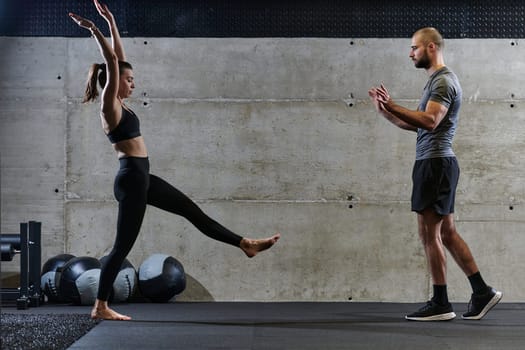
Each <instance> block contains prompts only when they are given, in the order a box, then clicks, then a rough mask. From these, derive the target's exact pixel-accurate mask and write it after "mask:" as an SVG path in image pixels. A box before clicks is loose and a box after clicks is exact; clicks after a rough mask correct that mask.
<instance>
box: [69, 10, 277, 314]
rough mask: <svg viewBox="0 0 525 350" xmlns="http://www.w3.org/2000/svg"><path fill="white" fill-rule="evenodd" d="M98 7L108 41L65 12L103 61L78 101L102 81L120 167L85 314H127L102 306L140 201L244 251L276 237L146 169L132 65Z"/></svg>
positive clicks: (109, 18) (104, 113)
mask: <svg viewBox="0 0 525 350" xmlns="http://www.w3.org/2000/svg"><path fill="white" fill-rule="evenodd" d="M93 2H94V4H95V7H96V9H97V11H98V13H99V14H100V15H101V16H102V17H103V18H104V19H105V20H106V22H107V24H108V26H109V30H110V33H111V44H112V45H111V46H110V45H109V43H108V42H107V41H106V39H105V38H104V36H103V35H102V33H101V32H100V31H99V29H98V28H97V27H96V26H95V25H94V23H93V22H92V21H90V20H87V19H85V18H82V17H80V16H78V15H76V14H73V13H70V14H69V16H70V17H71V18H72V19H73V21H75V22H76V23H77V24H78V25H79V26H80V27H82V28H85V29H87V30H89V31H90V32H91V34H92V35H93V37H94V38H95V40H96V41H97V44H98V47H99V49H100V53H101V54H102V57H103V58H104V61H105V63H103V64H94V65H93V66H92V67H91V70H90V73H89V74H90V75H89V80H88V83H87V87H86V94H85V96H84V101H83V102H89V101H93V100H95V99H96V98H97V96H98V91H97V80H98V83H99V84H100V86H101V87H103V90H102V94H101V112H100V117H101V121H102V128H103V129H104V132H105V133H106V134H107V136H108V138H109V140H110V142H111V143H112V144H113V148H114V149H115V151H116V152H117V156H118V159H119V162H120V169H119V171H118V173H117V176H116V178H115V184H114V192H115V197H116V199H117V200H118V202H119V210H118V220H117V234H116V238H115V243H114V246H113V249H112V250H111V252H110V254H109V256H108V259H107V260H106V263H105V264H104V265H103V266H102V270H101V274H100V284H99V290H98V295H97V299H96V301H95V305H94V306H93V310H92V311H91V317H92V318H95V319H107V320H129V319H131V318H130V317H129V316H126V315H122V314H119V313H117V312H116V311H114V310H112V309H111V308H109V306H108V298H109V296H110V292H111V288H112V285H113V282H114V280H115V278H116V276H117V274H118V271H119V268H120V266H121V264H122V262H123V261H124V259H125V258H126V256H127V255H128V253H129V252H130V250H131V248H132V247H133V244H134V242H135V240H136V238H137V236H138V233H139V230H140V226H141V224H142V219H143V217H144V212H145V210H146V204H150V205H153V206H155V207H158V208H160V209H164V210H166V211H169V212H171V213H174V214H177V215H181V216H183V217H185V218H186V219H188V220H189V221H190V222H191V223H192V224H194V225H195V227H197V228H198V229H199V230H200V231H202V232H203V233H204V234H206V235H207V236H209V237H211V238H213V239H216V240H218V241H221V242H224V243H228V244H231V245H234V246H236V247H239V248H240V249H241V250H242V251H243V252H244V253H245V254H246V255H247V256H248V257H253V256H255V255H256V254H257V253H258V252H260V251H263V250H266V249H268V248H270V247H271V246H272V245H273V244H275V242H277V240H278V239H279V237H280V234H278V233H277V234H275V235H273V236H271V237H268V238H264V239H247V238H243V237H240V236H238V235H236V234H235V233H233V232H231V231H229V230H228V229H226V228H225V227H223V226H221V225H220V224H219V223H217V222H215V221H214V220H212V219H211V218H209V217H208V216H206V214H204V213H203V212H202V210H201V209H200V208H199V207H198V206H197V205H196V204H195V203H194V202H192V201H191V200H190V199H189V198H188V197H187V196H186V195H184V194H183V193H182V192H180V191H178V190H177V189H176V188H174V187H173V186H171V185H170V184H168V183H167V182H165V181H164V180H162V179H160V178H159V177H157V176H155V175H151V174H150V173H149V161H148V152H147V150H146V144H145V143H144V138H143V137H142V136H141V133H140V129H139V120H138V118H137V116H136V115H135V113H133V112H132V111H131V109H129V107H128V106H126V104H125V103H124V100H125V99H126V98H128V97H129V96H131V93H132V91H133V89H134V88H135V82H134V80H133V70H132V67H131V65H130V64H129V63H127V62H126V56H125V53H124V48H123V46H122V42H121V38H120V35H119V32H118V29H117V25H116V23H115V19H114V17H113V14H112V13H111V12H110V11H109V9H108V7H107V6H106V5H104V4H100V3H99V2H98V1H97V0H93Z"/></svg>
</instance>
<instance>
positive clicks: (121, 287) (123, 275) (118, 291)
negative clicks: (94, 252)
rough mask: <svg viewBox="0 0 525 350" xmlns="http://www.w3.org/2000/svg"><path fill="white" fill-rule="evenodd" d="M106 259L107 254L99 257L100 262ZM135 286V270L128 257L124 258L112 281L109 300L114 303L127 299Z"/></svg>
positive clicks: (102, 262) (102, 263)
mask: <svg viewBox="0 0 525 350" xmlns="http://www.w3.org/2000/svg"><path fill="white" fill-rule="evenodd" d="M106 260H108V256H104V257H102V258H100V264H101V265H104V263H105V262H106ZM136 286H137V271H136V270H135V268H134V267H133V265H132V264H131V263H130V262H129V260H128V259H124V262H123V263H122V265H120V270H119V273H118V275H117V278H115V282H113V288H112V290H111V295H110V297H109V301H110V302H114V303H123V302H126V301H129V299H130V298H131V297H132V295H133V292H134V291H135V288H136Z"/></svg>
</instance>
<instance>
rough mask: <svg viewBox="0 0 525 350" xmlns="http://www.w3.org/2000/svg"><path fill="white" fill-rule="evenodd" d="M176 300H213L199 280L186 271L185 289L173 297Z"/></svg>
mask: <svg viewBox="0 0 525 350" xmlns="http://www.w3.org/2000/svg"><path fill="white" fill-rule="evenodd" d="M175 300H177V301H215V300H214V299H213V296H212V295H211V294H210V292H208V290H207V289H206V287H204V286H203V285H202V284H201V283H200V282H199V281H197V280H196V279H195V278H193V277H192V276H190V275H188V274H187V273H186V289H184V291H183V292H182V293H181V294H179V295H177V296H176V297H175Z"/></svg>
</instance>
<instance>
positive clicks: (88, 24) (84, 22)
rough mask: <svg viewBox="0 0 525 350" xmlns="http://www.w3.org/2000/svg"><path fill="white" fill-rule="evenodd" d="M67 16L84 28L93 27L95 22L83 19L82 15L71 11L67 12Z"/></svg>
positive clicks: (90, 28) (91, 28)
mask: <svg viewBox="0 0 525 350" xmlns="http://www.w3.org/2000/svg"><path fill="white" fill-rule="evenodd" d="M69 17H71V19H72V20H73V21H75V23H76V24H78V25H79V26H80V27H82V28H86V29H89V30H93V29H95V24H94V23H93V22H92V21H90V20H89V19H85V18H84V17H81V16H79V15H76V14H74V13H71V12H70V13H69Z"/></svg>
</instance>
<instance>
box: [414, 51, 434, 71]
mask: <svg viewBox="0 0 525 350" xmlns="http://www.w3.org/2000/svg"><path fill="white" fill-rule="evenodd" d="M414 65H415V66H416V68H424V69H428V68H430V66H431V64H430V59H429V58H428V55H427V54H426V53H425V55H423V57H421V58H420V59H419V60H417V61H415V62H414Z"/></svg>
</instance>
